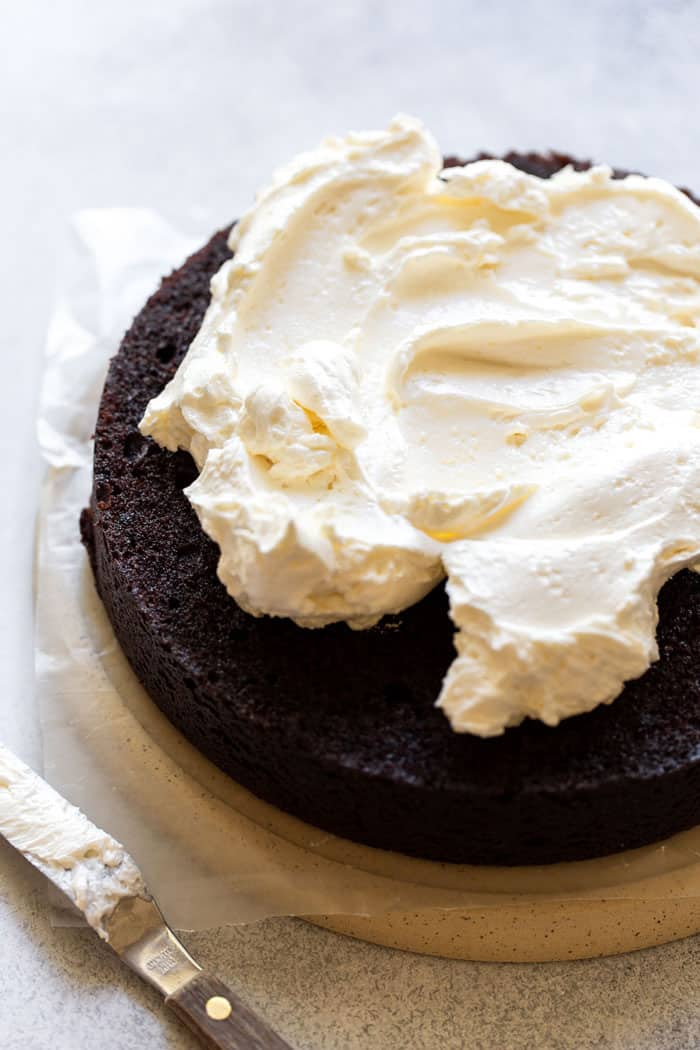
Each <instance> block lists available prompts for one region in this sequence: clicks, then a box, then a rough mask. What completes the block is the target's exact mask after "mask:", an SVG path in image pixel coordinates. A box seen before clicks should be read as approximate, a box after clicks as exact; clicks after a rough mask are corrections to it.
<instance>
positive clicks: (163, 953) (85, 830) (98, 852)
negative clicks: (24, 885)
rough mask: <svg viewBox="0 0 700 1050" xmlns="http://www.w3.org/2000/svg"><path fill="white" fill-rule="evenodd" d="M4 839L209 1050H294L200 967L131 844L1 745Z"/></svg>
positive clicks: (0, 818)
mask: <svg viewBox="0 0 700 1050" xmlns="http://www.w3.org/2000/svg"><path fill="white" fill-rule="evenodd" d="M0 835H2V836H3V837H4V838H5V839H7V841H8V842H9V843H10V844H11V845H12V846H14V847H15V849H17V850H19V852H20V853H21V854H22V855H23V856H24V857H25V858H26V859H27V860H28V861H29V863H30V864H33V865H34V867H35V868H37V869H38V870H39V871H40V872H41V873H42V875H44V876H46V878H47V879H49V880H50V881H51V882H52V883H53V884H54V886H56V887H58V889H59V890H61V892H62V893H63V894H64V895H65V896H66V897H67V898H68V899H69V900H70V901H71V903H72V904H73V905H74V906H75V907H76V908H77V909H78V911H80V912H81V913H82V914H83V915H84V916H85V919H86V920H87V922H88V924H89V925H90V926H91V927H92V928H93V930H95V932H96V933H97V934H98V935H99V936H100V937H101V938H102V939H103V940H104V941H105V942H106V943H107V944H108V945H109V946H110V948H112V949H113V950H114V951H115V952H116V953H117V954H118V955H119V956H120V957H121V959H122V960H123V961H124V962H125V963H126V964H127V966H129V967H130V968H131V969H132V970H134V972H135V973H137V974H138V975H139V977H142V978H143V980H145V981H147V982H148V983H149V984H150V985H152V986H153V987H154V988H155V989H156V990H157V991H158V992H160V994H161V995H162V996H163V997H164V999H165V1002H166V1003H167V1005H168V1006H170V1007H171V1008H172V1009H173V1010H174V1011H175V1013H177V1014H178V1016H179V1017H180V1019H181V1020H182V1021H184V1022H185V1024H187V1025H188V1026H189V1027H190V1028H191V1029H192V1031H194V1032H195V1033H196V1034H197V1035H198V1036H199V1037H200V1039H201V1040H202V1041H203V1043H204V1045H205V1046H209V1047H217V1048H220V1050H290V1047H289V1044H288V1043H286V1042H284V1040H283V1039H281V1038H280V1036H278V1035H277V1034H276V1033H275V1032H273V1031H272V1029H271V1028H269V1027H268V1025H267V1024H265V1022H264V1021H262V1020H261V1019H260V1018H259V1017H258V1016H257V1015H256V1014H255V1013H254V1012H253V1011H252V1010H250V1009H249V1008H248V1007H247V1006H245V1004H244V1003H242V1002H241V1000H240V999H239V998H238V996H237V995H235V993H234V992H232V991H230V990H229V989H228V988H227V987H226V986H225V985H224V984H223V983H222V982H221V981H219V980H217V978H215V977H213V976H212V975H210V974H208V973H206V972H205V971H204V970H203V969H202V967H201V966H199V964H198V963H197V962H195V960H194V959H193V958H192V956H191V955H190V954H189V952H188V951H187V949H186V948H185V947H184V945H183V944H182V943H181V942H180V940H179V939H178V938H177V937H176V936H175V934H174V933H173V931H172V930H171V929H170V927H169V926H168V924H167V923H166V921H165V919H164V918H163V915H162V914H161V911H160V909H159V907H158V905H157V903H156V902H155V900H154V899H153V897H152V895H151V894H150V892H149V890H148V888H147V886H146V883H145V881H144V878H143V876H142V874H141V872H140V871H139V868H138V866H137V865H136V862H135V861H134V860H133V858H132V857H131V856H130V855H129V853H128V852H127V851H126V849H125V848H124V846H122V844H121V843H120V842H118V841H117V840H116V839H115V838H113V837H112V836H111V835H109V834H107V832H105V831H102V830H101V829H100V828H98V827H97V826H96V825H95V824H93V823H92V822H91V821H90V820H89V819H88V818H87V817H86V816H85V814H84V813H83V812H82V811H81V810H79V809H78V808H77V807H76V806H73V805H71V804H70V802H68V801H67V800H66V799H65V798H63V797H62V796H61V795H59V793H58V792H57V791H55V790H54V789H53V788H52V787H50V785H49V784H47V783H46V781H45V780H42V778H41V777H40V776H38V774H36V773H35V772H34V771H33V770H32V769H30V767H29V766H27V765H26V764H25V763H24V762H22V761H21V759H19V758H18V757H17V756H16V755H14V754H13V753H12V752H11V751H9V750H8V748H6V747H4V746H3V745H2V744H0Z"/></svg>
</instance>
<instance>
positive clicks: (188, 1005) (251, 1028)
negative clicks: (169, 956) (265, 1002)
mask: <svg viewBox="0 0 700 1050" xmlns="http://www.w3.org/2000/svg"><path fill="white" fill-rule="evenodd" d="M165 1001H166V1003H167V1004H168V1006H169V1007H171V1009H173V1010H174V1011H175V1013H176V1014H177V1015H178V1017H179V1018H180V1020H181V1021H184V1022H185V1024H186V1025H188V1027H189V1028H191V1029H192V1031H193V1032H194V1033H195V1034H196V1035H198V1036H199V1038H200V1039H201V1041H202V1043H203V1045H204V1046H207V1047H210V1048H212V1050H291V1047H290V1046H289V1043H285V1041H284V1039H281V1038H280V1037H279V1036H278V1035H275V1033H274V1032H273V1031H272V1029H271V1028H268V1026H267V1025H266V1024H265V1022H264V1021H261V1019H260V1018H259V1017H258V1016H257V1015H256V1014H254V1013H253V1011H252V1010H250V1009H249V1008H248V1007H247V1006H244V1004H243V1003H242V1002H241V1001H240V999H239V998H238V996H237V995H234V993H233V992H231V991H229V989H228V988H227V987H226V985H225V984H223V983H222V982H221V981H219V980H217V979H216V977H211V976H210V975H209V974H208V973H200V974H198V975H197V976H196V977H193V978H192V980H191V981H189V982H188V983H187V984H186V985H185V986H184V988H181V989H180V991H179V992H175V993H174V994H173V995H169V996H168V998H167V999H166V1000H165Z"/></svg>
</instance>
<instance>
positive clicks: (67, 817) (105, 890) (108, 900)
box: [0, 744, 148, 939]
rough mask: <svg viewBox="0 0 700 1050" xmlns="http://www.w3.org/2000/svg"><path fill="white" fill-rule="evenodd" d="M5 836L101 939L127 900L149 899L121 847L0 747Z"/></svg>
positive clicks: (0, 813) (0, 819)
mask: <svg viewBox="0 0 700 1050" xmlns="http://www.w3.org/2000/svg"><path fill="white" fill-rule="evenodd" d="M0 835H4V836H5V838H6V839H7V840H8V841H9V842H11V843H12V845H13V846H14V847H15V849H18V850H19V851H20V853H23V854H24V856H25V857H26V858H27V860H29V861H30V862H31V863H32V864H33V865H34V866H35V867H37V868H38V869H39V870H40V871H41V872H43V874H44V875H46V877H47V878H49V879H51V881H52V882H53V883H54V884H55V885H56V886H58V888H59V889H60V890H62V891H63V893H65V895H66V896H67V897H68V898H69V899H70V900H71V901H72V902H73V904H74V905H75V906H76V907H77V908H79V909H80V911H81V912H82V913H83V914H84V916H85V918H86V919H87V921H88V922H89V924H90V925H91V926H92V927H93V928H94V929H95V930H97V932H98V933H99V934H100V936H101V937H103V938H105V939H106V938H107V937H108V934H107V930H106V928H105V921H106V920H107V919H108V918H109V916H110V915H111V914H112V912H113V911H114V909H115V907H116V905H117V904H118V903H119V901H120V900H122V899H123V898H125V897H132V896H142V897H148V893H147V890H146V887H145V885H144V882H143V878H142V877H141V873H140V871H139V870H138V868H137V867H136V864H135V863H134V861H133V860H132V858H131V857H130V856H129V854H128V853H127V852H126V850H125V849H124V847H123V846H122V845H121V843H119V842H117V840H116V839H113V838H112V836H111V835H108V834H107V833H106V832H105V831H101V830H100V828H97V827H95V825H94V824H92V823H91V822H90V821H89V820H88V818H87V817H86V816H85V814H84V813H81V811H80V810H79V809H77V808H76V807H75V806H71V804H70V803H69V802H67V801H66V799H64V798H62V797H61V796H60V795H59V794H58V793H57V792H56V791H54V790H53V788H51V787H49V785H48V784H47V783H46V782H45V781H43V780H42V779H41V777H39V776H37V774H36V773H34V772H33V770H31V769H30V768H29V766H27V765H25V764H24V762H22V761H20V759H19V758H17V756H16V755H13V754H12V752H11V751H8V750H7V748H5V747H3V746H2V744H0Z"/></svg>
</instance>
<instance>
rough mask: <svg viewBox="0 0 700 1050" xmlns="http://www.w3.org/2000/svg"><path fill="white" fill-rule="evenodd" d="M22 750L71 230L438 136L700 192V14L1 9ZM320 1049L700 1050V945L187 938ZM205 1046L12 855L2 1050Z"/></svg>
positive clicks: (31, 718) (1, 441)
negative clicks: (547, 959) (330, 143)
mask: <svg viewBox="0 0 700 1050" xmlns="http://www.w3.org/2000/svg"><path fill="white" fill-rule="evenodd" d="M0 14H1V16H2V17H1V20H0V235H1V236H2V241H1V247H0V296H1V301H2V304H3V309H2V323H1V324H0V352H1V354H2V358H1V364H2V368H3V373H2V381H1V382H0V484H1V485H2V492H3V494H4V512H3V514H2V516H1V517H0V580H2V590H1V591H0V593H1V594H2V599H0V739H3V740H5V741H6V742H7V743H9V744H11V745H12V746H14V747H15V748H16V749H17V750H18V751H19V752H20V753H21V754H23V755H24V757H26V758H28V759H29V760H31V761H36V760H37V759H38V740H37V732H36V725H35V715H34V710H33V701H32V676H31V665H32V646H31V630H32V622H31V554H32V529H33V512H34V500H35V491H36V484H37V480H38V463H37V458H36V451H35V447H34V438H33V410H34V405H35V401H36V394H37V386H38V382H39V372H40V361H41V344H42V336H43V330H44V326H45V323H46V319H47V316H48V312H49V309H50V304H51V294H52V286H53V282H54V279H55V260H56V258H57V256H58V253H59V247H60V241H61V238H62V236H63V235H64V230H65V219H66V216H67V215H68V214H69V213H70V212H71V211H73V210H75V209H77V208H79V207H85V206H88V205H96V206H100V205H111V204H134V205H140V204H143V205H147V206H151V207H155V208H158V209H160V210H161V211H164V212H165V213H166V214H168V215H170V216H171V217H173V218H176V219H178V220H181V219H182V218H183V217H186V216H187V215H193V214H195V213H197V212H199V213H200V215H201V214H202V213H204V214H206V215H208V216H211V220H212V225H213V224H214V223H215V222H218V223H221V224H222V223H224V222H225V221H227V220H229V219H230V218H231V217H232V216H234V215H236V214H237V213H238V212H239V211H240V209H241V208H242V207H244V206H245V205H246V203H247V202H248V201H249V199H250V197H251V194H252V192H253V190H254V189H255V187H256V186H257V185H259V184H260V183H261V182H262V181H264V180H265V179H266V178H267V176H268V173H269V171H270V169H271V167H272V166H274V165H275V164H276V163H278V162H279V161H282V160H284V159H286V158H287V157H288V156H290V155H291V154H293V153H295V152H297V151H298V150H299V149H301V148H304V147H307V146H310V145H313V144H314V143H315V142H316V141H317V140H318V139H319V137H320V136H321V135H323V134H327V133H332V132H338V131H343V130H345V129H347V128H350V127H372V126H379V125H381V124H383V123H384V122H386V121H387V120H388V119H389V117H391V115H392V114H393V113H394V112H395V111H396V110H399V109H403V110H405V111H408V112H413V113H416V114H418V115H419V116H421V117H423V118H424V119H425V120H426V122H427V123H428V125H429V126H430V127H431V128H432V129H433V131H434V132H435V133H436V135H437V137H438V140H439V141H440V143H441V145H443V147H444V148H445V149H446V151H450V150H454V151H463V152H465V153H468V152H470V151H472V150H476V149H479V148H482V147H483V148H490V149H494V150H499V149H504V148H507V147H509V146H519V147H523V148H546V147H548V146H554V147H558V148H561V149H567V150H571V151H572V152H577V153H579V154H581V155H585V156H593V157H595V158H598V159H606V160H609V161H610V162H611V163H618V164H620V165H625V166H628V167H632V168H638V169H640V170H644V171H648V172H653V173H654V174H658V175H663V176H665V177H667V178H670V179H673V180H675V181H678V182H681V183H686V184H691V185H695V187H696V188H697V187H699V186H700V163H699V162H700V136H699V135H698V131H697V127H696V116H695V114H696V113H697V95H698V89H699V88H700V66H698V59H697V54H698V45H699V44H700V6H699V5H698V4H697V3H683V2H680V0H675V2H671V0H666V2H659V3H656V4H648V3H642V2H637V3H634V2H622V0H618V2H615V3H613V2H608V3H605V2H600V0H599V2H588V3H572V2H566V0H565V2H554V0H551V2H542V0H539V2H538V0H531V2H529V3H521V2H519V0H511V2H506V3H498V2H490V3H488V2H484V0H479V2H474V0H468V2H465V0H462V2H458V0H441V2H440V3H434V4H427V3H426V2H425V0H422V2H419V0H402V2H400V3H398V2H396V3H388V2H385V0H359V2H355V3H353V2H348V0H327V2H325V3H321V2H310V0H309V2H301V0H293V2H286V3H285V2H283V0H268V2H267V3H264V2H262V0H247V2H242V0H231V2H226V0H167V2H166V0H162V2H155V0H150V2H149V0H140V2H136V0H120V2H119V3H117V4H107V3H103V2H100V0H76V2H73V3H68V2H65V0H54V2H52V3H51V2H49V0H44V2H35V3H32V2H30V0H25V2H24V3H22V4H20V3H15V4H12V5H11V4H10V3H9V2H8V0H5V2H3V3H0ZM189 943H190V944H191V945H192V946H193V948H194V949H195V950H196V952H197V953H198V955H199V956H200V957H201V959H202V961H203V962H204V963H205V964H207V965H210V966H212V967H214V968H215V969H216V970H217V971H219V972H220V973H221V975H222V976H223V977H224V978H225V979H227V980H229V981H230V982H231V983H232V984H234V985H235V986H236V987H237V988H239V989H240V992H241V994H242V995H243V996H244V997H245V998H246V999H248V1000H249V1001H250V1002H251V1003H254V1004H255V1005H257V1006H258V1007H260V1009H261V1010H263V1011H264V1012H265V1013H266V1014H267V1015H268V1016H269V1017H270V1019H271V1020H272V1021H274V1022H275V1023H276V1024H277V1025H278V1026H279V1028H280V1030H281V1031H282V1032H283V1033H284V1034H285V1035H287V1036H288V1037H289V1038H290V1039H291V1040H292V1041H293V1042H294V1043H295V1044H296V1045H297V1046H298V1047H300V1048H302V1047H303V1048H308V1050H324V1048H330V1047H339V1048H340V1047H344V1048H345V1047H347V1048H354V1047H357V1048H360V1047H362V1048H363V1050H373V1048H375V1047H376V1048H386V1050H388V1048H394V1047H396V1048H399V1047H401V1048H404V1047H406V1046H410V1047H417V1048H419V1047H430V1048H432V1047H436V1048H437V1047H445V1048H455V1050H456V1048H458V1047H462V1046H469V1047H473V1048H484V1050H491V1048H493V1050H496V1048H498V1050H516V1048H525V1047H527V1048H528V1050H537V1048H548V1050H555V1048H577V1050H585V1048H588V1047H598V1048H600V1047H605V1048H607V1047H610V1048H612V1047H614V1048H620V1050H621V1048H623V1047H624V1048H630V1050H632V1048H634V1050H652V1048H654V1050H666V1048H668V1050H670V1048H674V1050H677V1048H688V1047H700V941H698V940H697V939H691V940H687V941H685V942H682V943H679V944H677V945H671V946H668V947H665V948H661V949H657V950H654V951H646V952H641V953H638V954H636V955H630V956H626V957H622V958H617V959H610V960H603V961H598V962H584V963H569V964H566V965H564V964H562V965H559V964H557V965H549V966H539V967H533V966H510V967H507V966H500V965H499V966H496V965H481V964H469V963H456V962H446V961H443V960H437V959H424V958H420V957H417V956H408V955H401V954H398V953H395V952H391V951H388V950H383V949H379V948H374V947H371V946H368V945H363V944H360V943H355V942H352V941H349V940H345V939H343V938H340V937H336V936H334V935H332V934H329V933H324V932H321V931H319V930H316V929H313V928H311V927H308V926H305V925H304V924H303V923H300V922H295V921H292V920H279V921H274V922H267V923H265V924H263V925H260V926H258V927H254V928H251V929H247V930H222V931H216V932H212V933H208V934H197V935H194V936H191V937H190V938H189ZM90 1044H94V1045H96V1046H99V1047H101V1048H102V1050H117V1048H119V1050H122V1048H124V1050H126V1048H131V1047H133V1048H137V1047H138V1048H140V1047H143V1046H146V1045H148V1046H149V1047H153V1048H160V1047H172V1048H184V1047H190V1046H193V1045H194V1044H193V1043H192V1041H191V1040H190V1039H189V1037H188V1036H187V1035H185V1034H183V1033H182V1031H181V1030H180V1029H179V1028H178V1027H177V1026H176V1025H175V1024H174V1023H172V1022H171V1021H170V1020H169V1019H168V1018H167V1017H166V1016H165V1013H164V1010H163V1009H162V1008H161V1007H160V1006H159V1004H158V1002H157V1000H156V998H155V996H153V995H151V994H150V992H149V991H148V990H146V989H144V988H143V987H141V985H140V984H139V983H138V981H137V980H136V979H135V978H132V977H131V976H130V975H129V974H128V973H126V972H124V971H123V970H122V969H121V968H120V966H119V965H118V963H117V962H116V960H112V959H111V958H110V957H109V955H108V953H107V952H105V951H103V950H102V949H101V947H100V945H99V944H96V943H93V941H92V940H91V939H90V937H89V935H88V934H85V933H83V932H81V931H75V930H70V931H67V930H56V931H54V930H52V929H51V928H50V927H49V925H48V917H47V910H46V903H45V899H44V896H43V893H42V891H41V887H40V885H39V884H38V883H37V881H36V880H35V879H34V878H33V877H32V875H31V873H30V872H29V871H28V870H27V867H26V866H25V865H24V863H23V862H21V861H20V860H19V858H17V857H16V856H14V855H13V854H12V852H11V851H10V850H9V849H7V848H2V847H0V1046H1V1047H2V1048H3V1050H15V1048H18V1050H20V1048H21V1050H44V1048H49V1047H51V1048H56V1050H78V1048H80V1047H83V1046H88V1045H90Z"/></svg>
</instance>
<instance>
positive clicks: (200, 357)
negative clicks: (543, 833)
mask: <svg viewBox="0 0 700 1050" xmlns="http://www.w3.org/2000/svg"><path fill="white" fill-rule="evenodd" d="M230 244H231V248H232V249H234V250H235V253H236V254H235V257H234V258H233V259H232V260H230V261H229V262H227V263H226V264H225V265H224V266H223V267H222V268H221V270H220V271H219V272H218V274H217V275H216V276H215V278H214V279H213V281H212V300H211V304H210V306H209V309H208V311H207V314H206V316H205V318H204V321H203V323H202V327H201V330H200V332H199V334H198V335H197V337H196V338H195V340H194V342H193V343H192V345H191V347H190V350H189V352H188V354H187V356H186V357H185V359H184V361H183V362H182V364H181V365H180V367H179V369H178V371H177V373H176V375H175V377H174V378H173V380H172V381H171V382H170V383H169V384H168V386H167V387H166V388H165V390H164V391H163V392H162V393H161V394H160V395H159V396H158V397H157V398H155V399H154V400H152V401H151V402H150V404H149V405H148V408H147V411H146V414H145V416H144V419H143V422H142V424H141V428H142V431H143V433H145V434H150V435H151V436H152V437H154V438H155V440H156V441H157V442H158V443H159V444H161V445H162V446H164V447H166V448H168V449H172V450H175V449H177V448H185V449H187V450H189V451H190V452H191V453H192V455H193V457H194V459H195V460H196V463H197V466H198V468H199V470H200V474H199V477H198V479H197V480H196V481H195V482H194V484H193V485H191V486H190V487H189V488H188V489H187V490H186V494H187V496H188V499H189V500H190V501H191V503H192V505H193V506H194V508H195V510H196V512H197V514H198V517H199V520H200V522H201V524H202V527H203V529H204V530H205V531H206V532H207V534H208V535H209V536H211V537H212V539H213V540H215V541H216V543H217V544H218V545H219V548H220V550H221V557H220V561H219V568H218V572H219V576H220V578H221V580H222V582H223V583H224V584H225V586H226V587H227V589H228V591H229V593H230V594H231V595H232V596H233V597H234V598H235V599H236V601H237V602H238V603H239V604H240V605H241V606H242V607H243V608H244V609H246V610H248V611H249V612H251V613H252V614H254V615H263V614H268V615H274V616H286V617H291V618H292V619H293V620H295V621H296V622H297V623H299V624H300V625H302V626H305V627H321V626H323V625H325V624H328V623H332V622H334V621H338V620H345V621H347V622H348V623H349V624H350V625H351V626H352V627H355V628H368V627H370V626H372V625H373V624H375V623H376V622H377V621H378V620H379V619H380V618H381V617H382V616H383V615H384V614H386V613H397V612H400V610H402V609H404V608H406V607H407V606H409V605H411V604H412V603H414V602H416V601H418V600H419V599H420V598H421V597H422V596H423V595H424V594H426V593H427V591H429V590H430V589H431V588H432V587H433V586H434V585H435V584H436V583H437V582H438V581H439V580H440V579H442V578H443V577H444V576H445V575H446V576H447V590H448V595H449V600H450V615H451V617H452V619H453V621H454V624H455V628H456V634H455V646H456V657H455V660H454V662H453V663H452V665H451V667H450V668H449V670H448V671H447V674H446V677H445V680H444V684H443V687H442V691H441V694H440V697H439V700H438V702H439V704H440V706H441V707H442V708H443V709H444V710H445V713H446V714H447V716H448V717H449V719H450V722H451V724H452V726H453V728H454V729H455V730H457V731H466V732H472V733H477V734H480V735H482V736H491V735H495V734H498V733H500V732H502V731H503V730H504V728H506V727H508V726H511V725H515V724H517V723H518V722H520V721H521V720H522V719H523V718H524V717H526V716H531V717H535V718H540V719H542V720H543V721H545V722H546V723H548V724H550V725H554V724H556V723H557V722H558V721H559V720H560V719H561V718H563V717H566V716H569V715H573V714H577V713H579V712H582V711H587V710H590V709H591V708H593V707H594V706H596V705H597V704H599V703H602V702H607V701H610V700H611V699H613V698H614V697H615V696H616V695H617V694H618V693H619V692H620V690H621V688H622V686H623V684H624V682H625V681H626V680H628V679H631V678H635V677H637V676H639V675H640V674H642V673H643V672H644V671H645V670H646V669H647V667H648V666H649V664H650V663H651V662H652V661H653V660H654V659H656V657H657V655H658V654H657V648H656V641H655V627H656V622H657V610H656V595H657V593H658V590H659V589H660V587H661V585H662V584H663V582H664V581H665V580H666V579H667V578H668V577H669V576H670V575H672V574H673V573H674V572H676V571H677V570H679V569H680V568H682V567H684V566H689V565H692V564H694V563H695V562H696V561H697V560H699V559H700V513H699V510H700V413H699V411H698V407H697V406H698V405H700V335H699V333H698V329H697V327H696V325H697V324H698V322H699V321H700V209H698V208H697V207H696V206H695V205H694V204H693V203H692V202H691V201H690V200H689V199H688V198H686V197H685V196H684V195H683V194H682V193H680V192H679V191H678V190H676V189H675V188H673V187H672V186H671V185H669V184H667V183H666V182H663V181H661V180H659V179H651V178H642V177H640V176H628V177H627V178H625V179H621V180H615V179H613V178H612V173H611V171H610V169H609V168H606V167H594V168H592V169H590V170H589V171H585V172H576V171H573V170H571V169H564V170H563V171H561V172H560V173H558V174H557V175H555V176H554V177H553V178H551V179H549V180H541V179H538V178H536V177H534V176H530V175H526V174H524V173H522V172H520V171H518V170H517V169H516V168H514V167H513V166H511V165H509V164H507V163H504V162H502V161H496V160H484V161H477V162H475V163H472V164H468V165H466V166H464V167H450V168H446V169H445V168H443V164H442V159H441V155H440V151H439V150H438V148H437V145H436V143H435V142H434V140H433V138H432V137H431V135H430V134H429V133H428V132H427V130H426V129H425V128H424V127H423V126H422V124H421V123H420V122H419V121H417V120H414V119H412V118H409V117H398V118H396V119H395V120H394V121H392V123H391V124H390V125H389V127H388V128H387V129H386V130H384V131H379V132H367V133H359V134H350V135H347V136H345V137H343V138H332V139H327V140H326V141H324V142H323V143H322V144H321V146H320V147H319V148H318V149H316V150H314V151H312V152H310V153H307V154H303V155H301V156H300V157H298V158H296V159H295V160H294V161H292V162H291V164H289V165H287V166H286V167H284V168H282V169H281V170H280V171H278V172H277V174H276V175H275V176H274V178H273V181H272V183H271V185H270V186H269V187H268V188H267V189H266V190H264V191H263V192H262V193H260V194H259V196H258V198H257V200H256V202H255V204H254V206H253V207H252V208H251V209H250V210H249V212H248V213H247V214H246V215H245V216H244V218H243V219H242V221H241V222H240V223H239V224H238V225H237V226H236V227H235V228H234V230H233V232H232V234H231V241H230Z"/></svg>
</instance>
